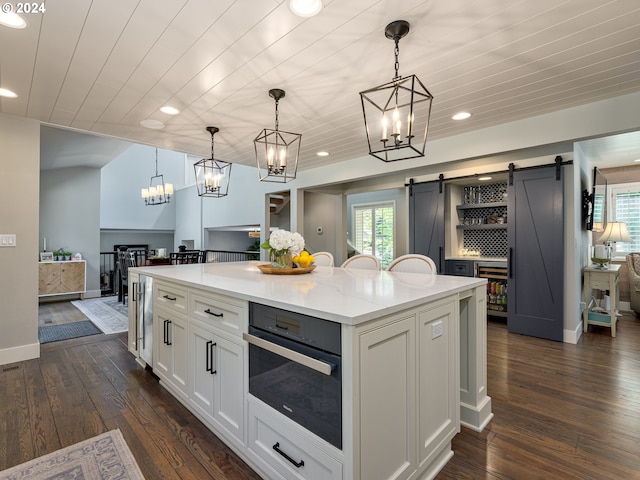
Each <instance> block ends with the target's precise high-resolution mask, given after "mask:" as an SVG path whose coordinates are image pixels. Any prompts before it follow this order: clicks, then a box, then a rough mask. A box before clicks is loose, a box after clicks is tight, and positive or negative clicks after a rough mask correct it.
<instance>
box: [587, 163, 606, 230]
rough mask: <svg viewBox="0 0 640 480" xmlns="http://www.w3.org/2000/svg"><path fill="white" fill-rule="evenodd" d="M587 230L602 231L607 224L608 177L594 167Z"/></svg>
mask: <svg viewBox="0 0 640 480" xmlns="http://www.w3.org/2000/svg"><path fill="white" fill-rule="evenodd" d="M588 197H589V198H588V204H589V205H588V213H587V230H592V231H594V232H602V231H604V228H605V227H606V226H607V178H606V177H605V176H604V175H603V174H602V172H601V171H600V170H599V169H598V167H593V186H592V188H591V193H590V194H589V195H588Z"/></svg>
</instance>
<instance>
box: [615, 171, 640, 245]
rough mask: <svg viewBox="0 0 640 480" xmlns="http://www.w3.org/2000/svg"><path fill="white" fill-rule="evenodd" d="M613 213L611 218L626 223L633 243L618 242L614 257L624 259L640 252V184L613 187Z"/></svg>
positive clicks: (624, 184) (622, 184)
mask: <svg viewBox="0 0 640 480" xmlns="http://www.w3.org/2000/svg"><path fill="white" fill-rule="evenodd" d="M611 200H612V201H611V212H612V213H613V215H609V218H613V219H614V221H617V222H625V223H626V224H627V228H628V229H629V234H630V235H631V238H632V239H633V242H617V243H616V244H615V247H614V251H613V255H614V256H617V257H623V256H625V255H626V254H627V253H630V252H640V183H621V184H616V185H612V186H611Z"/></svg>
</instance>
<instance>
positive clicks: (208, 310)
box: [204, 308, 224, 317]
mask: <svg viewBox="0 0 640 480" xmlns="http://www.w3.org/2000/svg"><path fill="white" fill-rule="evenodd" d="M204 313H208V314H209V315H213V316H214V317H222V316H224V313H215V312H212V311H211V310H210V309H208V308H207V309H206V310H205V311H204Z"/></svg>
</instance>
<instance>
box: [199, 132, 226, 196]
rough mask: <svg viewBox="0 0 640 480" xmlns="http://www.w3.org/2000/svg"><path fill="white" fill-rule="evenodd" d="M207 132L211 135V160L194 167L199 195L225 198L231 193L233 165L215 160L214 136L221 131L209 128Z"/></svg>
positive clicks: (205, 160) (203, 160)
mask: <svg viewBox="0 0 640 480" xmlns="http://www.w3.org/2000/svg"><path fill="white" fill-rule="evenodd" d="M207 131H208V132H209V133H210V134H211V158H203V159H202V160H200V161H199V162H196V163H195V164H194V165H193V168H194V170H195V174H196V186H197V188H198V195H199V196H201V197H213V198H220V197H225V196H227V194H228V193H229V181H230V180H231V165H232V164H231V163H228V162H224V161H222V160H218V159H216V158H215V153H214V140H213V136H214V135H215V134H216V133H217V132H219V131H220V129H219V128H218V127H207Z"/></svg>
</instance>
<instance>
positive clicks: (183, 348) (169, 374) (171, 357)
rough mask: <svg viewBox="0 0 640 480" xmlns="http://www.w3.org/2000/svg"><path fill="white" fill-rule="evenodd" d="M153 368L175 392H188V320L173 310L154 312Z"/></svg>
mask: <svg viewBox="0 0 640 480" xmlns="http://www.w3.org/2000/svg"><path fill="white" fill-rule="evenodd" d="M153 325H154V339H155V340H154V341H155V342H156V349H155V352H154V354H155V355H154V356H155V358H154V360H153V369H154V372H155V373H156V375H158V377H160V379H161V380H163V381H164V382H166V383H168V384H169V386H170V387H172V388H173V389H174V390H175V393H177V394H179V393H182V394H184V395H185V396H186V393H187V375H188V372H187V341H188V339H187V322H186V321H185V320H184V319H183V318H181V317H180V316H178V315H177V314H175V313H172V312H166V311H164V310H160V309H157V310H156V311H155V312H154V313H153Z"/></svg>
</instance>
